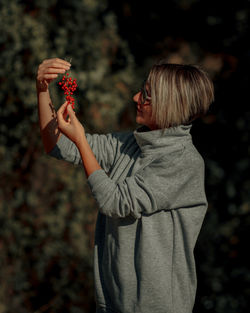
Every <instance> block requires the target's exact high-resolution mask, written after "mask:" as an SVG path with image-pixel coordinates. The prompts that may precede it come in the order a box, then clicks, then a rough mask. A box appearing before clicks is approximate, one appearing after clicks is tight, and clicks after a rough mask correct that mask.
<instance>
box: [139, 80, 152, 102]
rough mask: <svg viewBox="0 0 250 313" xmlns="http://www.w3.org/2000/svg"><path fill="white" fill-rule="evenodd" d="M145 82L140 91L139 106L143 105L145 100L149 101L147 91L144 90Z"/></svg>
mask: <svg viewBox="0 0 250 313" xmlns="http://www.w3.org/2000/svg"><path fill="white" fill-rule="evenodd" d="M146 82H147V81H146V80H144V82H143V84H142V87H141V89H140V93H141V95H140V101H141V104H144V103H145V102H146V101H147V100H151V97H150V96H149V95H148V92H147V89H146Z"/></svg>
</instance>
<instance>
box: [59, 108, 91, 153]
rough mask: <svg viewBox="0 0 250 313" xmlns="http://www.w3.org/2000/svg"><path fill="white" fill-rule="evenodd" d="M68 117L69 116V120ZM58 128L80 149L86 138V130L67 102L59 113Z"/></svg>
mask: <svg viewBox="0 0 250 313" xmlns="http://www.w3.org/2000/svg"><path fill="white" fill-rule="evenodd" d="M67 115H68V116H69V117H68V119H67ZM57 122H58V128H59V129H60V130H61V132H62V133H63V134H64V135H65V136H67V137H68V138H69V139H70V140H71V141H73V142H74V143H75V144H76V146H77V147H78V148H79V146H80V144H81V143H82V142H83V140H84V139H86V137H85V130H84V128H83V126H82V124H81V123H80V122H79V120H78V118H77V117H76V114H75V112H74V111H73V109H72V107H71V105H68V103H67V102H65V103H64V104H63V105H62V106H61V107H60V108H59V110H58V111H57Z"/></svg>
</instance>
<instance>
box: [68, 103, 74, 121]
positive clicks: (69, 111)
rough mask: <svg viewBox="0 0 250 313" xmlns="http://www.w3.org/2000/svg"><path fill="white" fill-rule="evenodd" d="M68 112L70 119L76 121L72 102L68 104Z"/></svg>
mask: <svg viewBox="0 0 250 313" xmlns="http://www.w3.org/2000/svg"><path fill="white" fill-rule="evenodd" d="M67 112H68V115H69V118H70V120H71V121H72V122H73V123H74V122H75V121H76V114H75V112H74V111H73V109H72V106H71V105H70V104H69V105H68V106H67Z"/></svg>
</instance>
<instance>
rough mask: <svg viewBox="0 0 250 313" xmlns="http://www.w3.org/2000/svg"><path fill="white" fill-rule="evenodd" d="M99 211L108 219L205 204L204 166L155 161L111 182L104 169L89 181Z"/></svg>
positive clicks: (199, 163)
mask: <svg viewBox="0 0 250 313" xmlns="http://www.w3.org/2000/svg"><path fill="white" fill-rule="evenodd" d="M88 184H89V186H90V188H91V191H92V193H93V195H94V197H95V199H96V201H97V203H98V205H99V209H100V212H101V213H103V214H105V215H107V216H110V217H119V218H122V217H126V216H128V215H132V216H134V217H135V218H140V217H141V215H142V214H146V215H147V214H152V213H154V212H156V211H160V210H170V209H176V208H180V207H187V208H188V207H193V206H197V205H206V196H205V191H204V164H203V162H201V160H196V162H193V161H192V162H188V164H187V162H184V161H183V160H182V161H180V160H179V161H178V162H177V164H169V163H168V162H167V161H164V160H154V161H152V163H150V164H149V165H148V166H147V167H145V168H144V169H142V170H140V171H139V172H137V173H136V174H135V175H134V176H131V177H127V178H126V179H125V180H124V181H123V182H121V183H114V182H113V181H112V180H111V179H110V178H109V177H108V176H107V175H106V174H105V173H104V171H103V170H97V171H95V172H94V173H92V174H91V175H90V176H89V178H88Z"/></svg>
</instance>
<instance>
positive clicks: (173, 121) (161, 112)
mask: <svg viewBox="0 0 250 313" xmlns="http://www.w3.org/2000/svg"><path fill="white" fill-rule="evenodd" d="M146 83H147V85H148V87H149V92H150V96H151V103H152V117H153V118H154V120H155V122H156V124H157V126H158V127H159V128H169V127H174V126H178V125H181V124H188V123H190V122H191V121H193V120H194V119H196V118H197V117H200V116H202V115H204V114H205V113H206V112H207V110H208V108H209V106H210V104H211V102H213V100H214V87H213V83H212V81H211V79H210V78H209V77H208V75H207V74H206V73H205V72H204V71H203V70H202V69H201V68H199V67H198V66H197V65H182V64H169V63H163V64H162V63H158V64H155V65H154V66H153V67H152V69H151V70H150V73H149V76H148V79H147V82H146Z"/></svg>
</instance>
